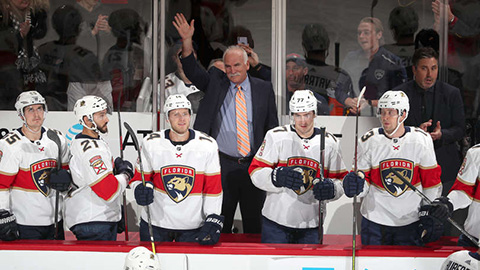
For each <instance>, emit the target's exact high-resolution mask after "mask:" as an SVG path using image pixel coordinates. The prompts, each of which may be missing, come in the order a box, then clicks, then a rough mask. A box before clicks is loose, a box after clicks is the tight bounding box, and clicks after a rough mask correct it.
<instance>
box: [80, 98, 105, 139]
mask: <svg viewBox="0 0 480 270" xmlns="http://www.w3.org/2000/svg"><path fill="white" fill-rule="evenodd" d="M107 108H108V106H107V102H106V101H105V100H104V99H103V98H101V97H97V96H84V97H82V98H80V99H79V100H77V102H75V106H74V107H73V112H74V113H75V116H76V117H77V119H78V121H79V122H80V124H82V125H83V126H84V127H86V128H88V129H90V130H94V131H96V132H98V130H97V124H95V122H94V121H93V114H94V113H96V112H100V111H103V110H105V109H107ZM84 116H86V117H87V118H88V119H89V120H90V121H92V123H93V125H94V127H93V128H91V127H89V126H87V124H86V123H85V122H84V121H83V117H84Z"/></svg>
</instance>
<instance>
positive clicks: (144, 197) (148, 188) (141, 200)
mask: <svg viewBox="0 0 480 270" xmlns="http://www.w3.org/2000/svg"><path fill="white" fill-rule="evenodd" d="M134 194H135V201H137V204H138V205H143V206H145V205H149V204H151V203H152V202H153V183H152V182H145V185H143V184H140V185H138V186H137V187H136V188H135V191H134Z"/></svg>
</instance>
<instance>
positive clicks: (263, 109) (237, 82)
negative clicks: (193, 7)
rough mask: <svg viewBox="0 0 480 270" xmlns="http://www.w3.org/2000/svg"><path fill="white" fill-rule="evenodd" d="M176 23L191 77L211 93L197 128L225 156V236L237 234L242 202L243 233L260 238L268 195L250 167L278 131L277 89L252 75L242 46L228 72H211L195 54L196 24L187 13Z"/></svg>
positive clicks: (232, 52) (229, 54)
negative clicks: (235, 225) (265, 141)
mask: <svg viewBox="0 0 480 270" xmlns="http://www.w3.org/2000/svg"><path fill="white" fill-rule="evenodd" d="M173 24H174V26H175V28H176V29H177V31H178V33H179V35H180V37H181V38H182V40H183V45H182V46H183V48H182V57H181V63H182V66H183V69H184V72H185V75H186V76H187V77H188V79H189V80H190V81H192V83H193V84H194V85H195V86H196V87H197V88H198V89H200V90H201V91H203V92H204V93H205V96H204V98H203V100H202V101H201V103H200V107H199V109H198V113H197V117H196V120H195V124H194V128H195V129H197V130H200V131H203V132H205V133H207V134H209V135H210V136H212V137H213V138H215V139H216V140H217V143H218V148H219V151H220V165H221V171H222V186H223V205H222V214H223V215H224V216H225V223H224V227H223V232H225V233H230V232H231V230H232V226H233V218H234V214H235V210H236V207H237V203H240V211H241V214H242V223H243V231H244V232H245V233H260V231H261V210H262V207H263V202H264V200H265V194H264V192H263V191H261V190H259V189H258V188H256V187H255V186H254V185H253V184H252V181H251V179H250V176H249V174H248V167H249V166H250V162H251V161H252V158H253V156H255V153H256V152H257V150H258V148H259V147H260V145H261V144H262V141H263V138H264V136H265V134H266V133H267V131H268V130H269V129H271V128H273V127H276V126H278V117H277V109H276V104H275V93H274V91H273V87H272V84H271V83H270V82H267V81H263V80H260V79H256V78H253V77H250V76H248V75H247V71H248V69H249V68H250V66H249V63H248V56H247V53H246V52H245V51H244V50H243V49H242V48H241V47H238V46H231V47H228V48H227V50H226V51H225V53H224V56H223V61H224V64H225V71H226V73H224V72H223V71H221V70H219V69H217V68H215V67H214V68H211V69H210V70H209V71H208V73H207V72H206V71H205V70H204V69H203V68H202V67H200V66H199V65H198V64H197V62H196V61H195V58H194V56H193V54H192V52H193V47H192V36H193V33H194V27H193V20H192V22H191V23H190V24H189V23H188V22H187V20H186V19H185V17H184V16H183V14H177V15H176V16H175V21H174V22H173Z"/></svg>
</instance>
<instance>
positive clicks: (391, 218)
mask: <svg viewBox="0 0 480 270" xmlns="http://www.w3.org/2000/svg"><path fill="white" fill-rule="evenodd" d="M390 169H393V170H396V171H397V172H399V173H400V174H402V175H403V176H404V178H406V180H408V181H410V183H412V184H413V185H414V186H415V187H417V189H418V190H419V191H421V192H423V193H424V194H425V195H426V196H427V197H428V198H430V199H431V200H434V199H435V198H437V197H438V196H440V194H441V192H442V184H441V181H440V173H441V169H440V166H439V165H438V164H437V160H436V158H435V151H434V149H433V141H432V138H431V137H430V135H429V134H428V133H426V132H424V131H423V130H421V129H419V128H414V127H405V134H404V135H403V136H401V137H400V138H393V139H392V138H389V137H387V136H386V135H385V133H384V132H383V129H382V128H375V129H372V130H370V131H368V132H367V133H365V135H363V136H362V138H360V139H359V140H358V170H361V171H363V172H365V187H364V189H363V192H361V193H360V194H359V197H363V201H362V205H361V207H360V212H361V214H362V216H364V217H365V218H366V219H368V220H370V221H373V222H375V223H378V224H382V225H387V226H404V225H408V224H411V223H413V222H415V221H417V220H418V219H419V218H418V210H419V208H420V205H421V202H422V199H421V197H420V196H419V195H417V194H415V192H414V191H413V190H411V189H410V188H408V186H407V185H406V184H404V183H403V182H402V181H401V180H400V179H399V178H398V177H396V176H395V174H394V173H393V172H392V171H390Z"/></svg>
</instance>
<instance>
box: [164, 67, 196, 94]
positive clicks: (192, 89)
mask: <svg viewBox="0 0 480 270" xmlns="http://www.w3.org/2000/svg"><path fill="white" fill-rule="evenodd" d="M199 91H200V90H198V88H197V87H196V86H195V85H193V84H191V85H189V86H187V85H185V83H184V82H183V81H182V80H181V79H180V78H179V77H178V76H177V75H176V74H175V72H172V73H170V74H168V75H167V76H165V98H167V97H169V96H170V95H174V94H183V95H185V96H188V95H190V94H192V93H196V92H199Z"/></svg>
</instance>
